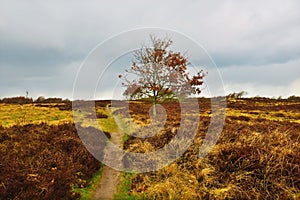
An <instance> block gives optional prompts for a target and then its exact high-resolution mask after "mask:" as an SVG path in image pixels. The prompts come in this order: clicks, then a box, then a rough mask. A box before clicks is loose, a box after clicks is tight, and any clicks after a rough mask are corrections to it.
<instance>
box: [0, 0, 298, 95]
mask: <svg viewBox="0 0 300 200" xmlns="http://www.w3.org/2000/svg"><path fill="white" fill-rule="evenodd" d="M116 5H117V6H116ZM299 21H300V2H299V1H297V0H287V1H284V2H283V1H281V0H274V1H271V0H267V1H259V0H253V1H233V0H227V1H218V0H213V1H192V2H184V1H171V0H168V1H138V0H132V1H126V2H125V1H123V2H120V1H89V2H84V1H57V0H54V1H48V2H45V1H26V2H20V1H15V0H10V1H5V0H2V1H1V7H0V71H1V74H0V83H1V88H0V90H1V95H2V94H3V95H2V96H5V94H8V93H9V92H10V91H11V90H14V91H16V92H15V93H17V92H18V91H19V90H18V89H16V88H18V87H19V88H22V87H23V86H24V85H30V87H31V88H35V89H36V90H39V91H43V90H44V91H45V93H46V91H51V92H49V94H51V93H52V94H54V93H55V94H58V93H60V91H62V90H64V91H70V90H71V89H70V90H69V89H66V88H70V87H71V85H72V83H73V81H74V79H75V74H76V71H77V69H78V67H79V65H80V63H81V62H82V61H83V59H84V58H85V57H86V56H87V55H88V53H89V51H90V50H91V49H92V48H93V47H95V45H97V44H98V43H99V42H102V41H104V40H105V39H107V38H109V37H111V36H112V35H114V34H117V33H119V32H121V31H126V30H129V29H133V28H137V27H149V26H152V27H163V28H168V29H172V30H176V31H179V32H182V33H184V34H186V35H188V36H190V37H192V38H194V39H195V40H196V41H197V42H198V43H200V44H201V45H203V47H204V48H205V49H206V50H207V51H208V53H209V54H210V55H211V56H212V58H213V59H214V60H215V62H216V64H217V65H218V66H219V67H220V68H222V69H225V71H226V70H227V69H232V68H230V67H236V69H240V70H242V69H241V68H244V69H245V70H244V71H243V72H242V71H239V70H236V75H234V74H231V73H228V74H227V75H226V76H225V78H224V81H225V82H227V83H228V82H230V81H233V82H234V84H236V83H238V84H242V83H245V82H246V81H249V82H250V81H252V82H257V84H267V83H269V84H275V85H276V84H277V85H279V84H281V85H282V86H284V85H285V86H286V85H287V83H286V82H290V81H288V80H287V81H285V80H284V79H288V78H289V77H292V79H293V80H294V79H295V75H294V74H293V73H295V70H291V69H290V68H288V70H287V71H284V70H274V71H272V70H269V71H272V73H271V74H272V75H271V76H266V75H262V74H265V71H264V70H263V68H260V66H270V68H269V69H277V67H276V65H280V64H282V66H286V65H289V63H291V62H293V61H297V60H298V59H299V58H300V24H299ZM126 42H135V41H123V43H126ZM174 42H175V43H176V41H174ZM178 42H179V43H180V41H178ZM118 45H121V44H116V45H115V46H114V47H108V48H107V51H108V52H111V53H112V54H113V52H114V48H118ZM187 48H188V47H187ZM190 48H193V47H190ZM193 59H194V60H195V62H196V65H200V64H201V62H205V61H203V59H202V58H201V57H194V58H193ZM74 63H76V64H74ZM204 64H205V63H204ZM68 66H73V67H71V68H69V67H68ZM250 69H254V71H256V73H257V75H256V76H254V75H251V78H246V79H243V78H236V77H238V76H239V74H241V73H244V72H246V71H247V70H250ZM70 70H73V71H71V72H70ZM67 71H69V72H67ZM250 71H251V70H250ZM254 71H253V72H254ZM269 71H268V72H269ZM111 73H116V71H113V72H111ZM225 73H226V72H225ZM258 73H261V75H258ZM282 76H283V77H284V78H281V79H280V77H282ZM64 77H66V78H64ZM108 77H109V76H108ZM257 77H260V78H257ZM276 79H280V80H279V81H277V82H276V81H275V80H276ZM259 80H261V81H259ZM87 81H88V80H87ZM233 82H232V83H233ZM60 84H63V85H68V87H66V88H65V89H62V88H60V87H59V86H58V85H60ZM105 84H106V85H105V87H106V86H107V87H108V85H109V84H108V83H105ZM24 87H25V86H24ZM62 93H63V94H67V93H68V92H62ZM69 93H70V92H69Z"/></svg>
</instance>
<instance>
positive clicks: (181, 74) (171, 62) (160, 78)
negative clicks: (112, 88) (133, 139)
mask: <svg viewBox="0 0 300 200" xmlns="http://www.w3.org/2000/svg"><path fill="white" fill-rule="evenodd" d="M150 39H151V43H152V46H143V47H142V48H141V49H138V50H136V51H135V52H134V60H133V61H132V66H131V68H130V69H128V70H126V73H125V75H119V78H121V79H122V80H123V83H122V85H123V86H124V87H126V90H125V92H124V95H125V96H127V97H129V99H131V100H136V99H142V98H150V99H151V100H152V101H153V104H154V105H155V104H157V103H159V102H161V101H163V100H165V99H173V98H181V97H186V96H188V95H191V94H200V92H201V89H200V86H201V85H202V84H203V78H204V75H205V74H204V73H203V70H201V71H199V72H198V73H197V74H196V75H194V76H190V75H189V73H188V72H187V67H188V65H189V64H190V63H189V62H188V59H187V57H186V56H184V55H183V54H182V53H180V52H173V51H172V50H170V49H169V47H170V46H171V45H172V43H173V41H172V40H171V39H170V38H168V37H166V38H164V39H160V38H158V37H156V36H153V35H150ZM128 74H132V75H135V77H136V78H135V79H133V80H130V79H129V78H128V77H127V75H128Z"/></svg>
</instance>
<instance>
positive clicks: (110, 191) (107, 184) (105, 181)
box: [93, 131, 122, 200]
mask: <svg viewBox="0 0 300 200" xmlns="http://www.w3.org/2000/svg"><path fill="white" fill-rule="evenodd" d="M111 142H113V143H114V144H115V145H117V146H118V147H120V148H121V144H122V133H121V132H120V131H119V132H116V133H112V134H111ZM104 157H108V158H107V159H109V158H112V159H113V155H109V154H105V155H104ZM119 182H120V172H119V171H117V170H114V169H112V168H110V167H108V166H106V165H105V166H104V168H103V171H102V177H101V181H100V183H99V184H98V186H97V187H96V190H95V192H94V195H93V200H98V199H99V200H102V199H103V200H106V199H113V197H114V194H115V193H116V192H117V186H118V184H119Z"/></svg>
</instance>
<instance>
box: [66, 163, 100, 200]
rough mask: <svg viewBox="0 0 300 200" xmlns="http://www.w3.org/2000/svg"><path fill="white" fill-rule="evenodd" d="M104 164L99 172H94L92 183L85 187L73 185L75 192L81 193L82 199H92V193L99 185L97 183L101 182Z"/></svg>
mask: <svg viewBox="0 0 300 200" xmlns="http://www.w3.org/2000/svg"><path fill="white" fill-rule="evenodd" d="M102 171H103V164H101V167H100V169H99V171H98V172H97V173H95V174H94V176H93V178H92V179H91V180H90V183H89V184H88V186H87V187H85V188H79V187H78V186H73V187H72V190H73V192H74V193H79V194H80V196H81V197H80V199H81V200H90V199H92V195H93V193H94V191H95V189H96V187H97V184H98V183H99V182H100V180H101V177H102Z"/></svg>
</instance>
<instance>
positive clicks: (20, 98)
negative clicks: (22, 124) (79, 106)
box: [0, 96, 70, 104]
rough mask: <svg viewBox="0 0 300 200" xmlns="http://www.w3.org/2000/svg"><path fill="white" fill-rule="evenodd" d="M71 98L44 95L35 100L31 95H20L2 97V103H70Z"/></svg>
mask: <svg viewBox="0 0 300 200" xmlns="http://www.w3.org/2000/svg"><path fill="white" fill-rule="evenodd" d="M68 102H70V100H68V99H62V98H56V97H52V98H45V97H43V96H40V97H38V98H37V99H36V100H33V99H32V98H29V97H24V96H18V97H9V98H3V99H0V103H6V104H30V103H68Z"/></svg>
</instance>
